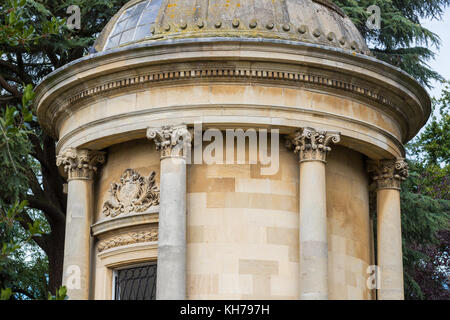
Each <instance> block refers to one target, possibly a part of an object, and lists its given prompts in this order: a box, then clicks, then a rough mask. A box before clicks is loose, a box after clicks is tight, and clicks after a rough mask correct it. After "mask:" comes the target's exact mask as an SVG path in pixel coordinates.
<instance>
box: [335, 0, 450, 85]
mask: <svg viewBox="0 0 450 320" xmlns="http://www.w3.org/2000/svg"><path fill="white" fill-rule="evenodd" d="M333 2H334V3H335V4H337V5H338V6H339V7H341V8H342V10H343V11H344V12H345V13H346V14H347V15H348V16H349V17H350V18H351V19H352V21H353V22H354V23H355V25H356V27H357V28H358V29H359V31H360V32H361V34H362V35H363V37H364V38H365V39H366V42H367V43H368V44H369V47H370V48H371V51H372V52H373V54H374V55H375V57H377V58H378V59H380V60H383V61H386V62H388V63H390V64H392V65H394V66H396V67H399V68H401V69H403V70H405V71H406V72H408V73H409V74H410V75H412V76H413V77H414V78H416V79H417V80H418V81H419V82H420V83H422V84H423V85H425V86H428V87H430V84H431V81H430V80H439V81H442V80H443V79H442V77H441V76H440V75H439V73H438V72H436V71H435V70H432V69H431V68H430V67H429V66H428V65H427V62H428V61H430V59H433V58H434V56H435V54H434V52H433V51H432V50H431V49H430V47H432V46H435V47H436V48H439V45H440V39H439V37H438V36H437V35H436V34H434V33H433V32H431V31H430V30H428V29H426V28H425V27H424V26H422V25H421V23H420V20H421V19H430V18H431V19H440V18H441V17H442V13H443V10H444V8H445V7H446V6H448V5H450V0H412V1H411V0H389V1H387V0H333ZM371 5H377V6H378V7H380V9H381V28H380V30H374V29H369V28H368V27H367V26H366V21H367V19H368V18H369V16H370V15H371V13H368V12H367V8H368V7H369V6H371Z"/></svg>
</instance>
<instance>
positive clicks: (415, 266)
mask: <svg viewBox="0 0 450 320" xmlns="http://www.w3.org/2000/svg"><path fill="white" fill-rule="evenodd" d="M433 107H434V109H435V110H436V111H439V114H438V115H435V116H433V117H432V119H431V121H430V122H429V123H428V125H427V126H426V127H425V128H424V130H423V131H422V133H421V134H419V135H418V136H417V137H416V138H415V139H414V140H413V141H412V142H411V143H410V144H409V145H408V146H407V150H408V156H409V158H410V160H409V163H410V171H411V174H410V177H409V178H408V180H407V181H406V183H405V184H404V185H403V187H402V212H403V216H402V228H403V251H404V268H405V293H406V297H407V298H410V299H447V300H448V299H450V290H449V289H448V288H449V287H450V283H449V277H450V256H449V255H450V223H449V220H450V193H449V178H450V161H449V160H450V139H449V138H450V137H449V132H450V131H449V128H450V115H449V108H450V91H449V85H448V83H447V85H446V87H445V89H444V90H443V92H442V96H441V97H440V98H439V99H434V100H433Z"/></svg>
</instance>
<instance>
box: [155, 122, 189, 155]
mask: <svg viewBox="0 0 450 320" xmlns="http://www.w3.org/2000/svg"><path fill="white" fill-rule="evenodd" d="M147 138H148V139H149V140H154V141H155V144H156V149H157V150H159V151H161V158H168V157H186V156H187V147H188V146H189V145H190V144H191V134H190V133H189V130H188V129H187V127H186V126H184V125H183V126H177V127H172V126H164V127H162V128H149V129H148V130H147Z"/></svg>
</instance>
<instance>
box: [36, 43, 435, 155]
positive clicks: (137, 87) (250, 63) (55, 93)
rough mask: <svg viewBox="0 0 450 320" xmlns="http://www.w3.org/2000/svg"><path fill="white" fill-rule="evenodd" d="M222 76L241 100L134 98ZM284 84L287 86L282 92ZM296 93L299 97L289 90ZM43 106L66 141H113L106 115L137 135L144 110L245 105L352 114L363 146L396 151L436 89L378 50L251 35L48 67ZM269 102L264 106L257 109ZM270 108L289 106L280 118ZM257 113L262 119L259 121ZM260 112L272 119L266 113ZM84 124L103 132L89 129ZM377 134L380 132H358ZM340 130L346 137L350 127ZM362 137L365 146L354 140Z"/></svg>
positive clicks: (344, 118)
mask: <svg viewBox="0 0 450 320" xmlns="http://www.w3.org/2000/svg"><path fill="white" fill-rule="evenodd" d="M221 85H226V86H227V87H229V88H234V89H233V90H235V92H241V91H240V90H242V88H248V89H246V90H247V91H245V92H241V94H242V96H241V100H240V101H239V99H238V98H235V99H234V100H233V99H231V98H230V97H231V96H233V95H232V94H230V97H228V98H224V99H217V96H216V97H213V96H207V95H206V94H205V95H204V96H205V100H204V101H201V100H198V101H194V100H190V99H179V100H177V101H170V102H168V101H159V102H157V103H156V102H155V103H149V104H148V105H146V104H145V103H144V102H142V101H141V100H139V101H137V100H136V97H138V96H139V97H141V96H142V95H143V94H144V93H145V92H147V94H148V95H150V96H151V97H153V96H154V95H156V92H157V91H158V90H160V91H158V92H159V93H158V94H159V95H167V94H168V93H167V92H169V91H171V90H172V91H176V90H177V89H176V88H184V90H186V91H185V92H186V94H187V95H192V94H195V91H196V90H197V91H198V90H202V89H201V88H205V87H208V88H210V89H209V91H214V88H220V86H221ZM187 88H191V89H187ZM196 88H197V89H196ZM199 88H200V89H199ZM258 88H259V89H258ZM271 88H272V89H271ZM277 88H278V89H280V88H281V91H278V92H276V90H277ZM161 90H162V91H161ZM164 90H165V91H164ZM189 90H191V91H189ZM230 90H231V89H230ZM255 90H260V91H261V92H268V91H270V90H272V91H273V94H275V95H279V97H280V98H277V99H278V100H273V99H272V100H271V99H270V95H269V96H267V97H266V98H264V99H262V98H261V99H260V100H258V99H256V98H255V99H253V100H252V99H250V98H248V99H247V100H246V99H245V98H246V97H250V96H251V95H253V96H255V97H258V96H259V97H264V95H263V94H262V93H257V92H256V91H255ZM163 91H164V92H163ZM209 91H207V92H209ZM273 94H272V95H273ZM289 95H293V97H294V96H295V98H292V99H291V100H289V99H288V98H289ZM120 96H122V97H123V98H122V99H131V100H130V102H129V103H128V106H126V107H124V108H123V109H120V107H119V104H120V103H119V104H117V105H115V102H114V101H116V98H117V99H119V98H118V97H120ZM126 97H128V98H126ZM302 97H303V98H302ZM208 99H209V100H208ZM214 99H215V100H214ZM169 100H170V99H169ZM268 101H269V102H268ZM327 105H329V106H327ZM37 108H38V109H37V113H38V117H39V119H40V122H41V123H42V125H43V127H44V128H45V129H46V130H47V131H48V132H49V133H51V134H52V135H53V136H54V137H55V138H56V139H58V140H60V142H59V147H61V146H64V147H68V146H72V145H74V146H80V145H85V144H87V145H89V144H91V143H92V144H95V145H96V146H97V147H99V148H104V147H107V146H108V143H103V142H99V141H101V140H102V139H105V141H113V140H114V139H112V140H111V139H108V138H107V135H108V134H114V133H112V132H109V133H106V132H108V130H107V128H105V127H104V126H103V125H104V124H105V123H107V122H108V121H111V123H114V126H116V129H115V130H116V132H117V130H119V129H117V121H118V120H117V119H119V118H121V119H122V120H121V121H122V122H121V123H122V124H121V129H120V130H122V129H123V130H124V131H121V132H122V135H124V136H127V137H134V138H139V132H141V131H142V130H143V129H144V127H145V126H144V127H142V128H139V127H136V125H135V124H136V123H139V121H140V120H141V119H144V118H145V117H150V118H148V119H152V117H153V119H156V118H155V115H156V114H158V115H159V116H160V118H159V119H164V115H165V116H167V117H171V118H172V119H175V118H176V119H177V121H178V122H186V119H191V120H192V122H194V121H196V120H195V117H199V116H200V117H202V116H203V115H204V110H212V109H215V110H217V114H216V115H220V114H222V115H223V116H224V117H225V118H226V116H227V112H228V113H229V115H232V114H235V113H236V112H237V111H236V110H237V109H239V108H240V109H241V111H239V112H240V113H239V114H240V120H242V119H244V118H245V117H246V118H247V120H248V121H250V122H249V123H248V125H255V126H257V125H263V126H266V125H269V126H270V125H271V123H273V124H276V123H280V124H281V123H282V122H284V123H285V124H284V125H280V127H283V126H287V127H289V123H290V122H289V121H290V120H291V119H296V118H297V119H298V121H300V122H302V120H301V119H304V118H309V119H311V121H316V120H317V119H327V118H329V119H336V121H340V124H335V126H334V127H333V128H331V129H333V130H338V129H339V128H340V127H343V128H344V129H345V126H346V125H345V123H346V122H352V123H357V126H356V127H354V128H353V131H352V132H350V131H349V132H348V135H347V138H351V139H350V140H351V141H350V142H349V146H352V148H353V149H361V150H363V149H365V148H366V147H365V146H366V145H367V143H368V144H372V145H373V146H374V148H375V149H376V148H378V147H379V148H380V150H384V151H386V150H389V151H386V152H388V153H391V154H394V155H396V156H401V155H402V154H403V153H404V150H403V146H402V143H405V142H407V141H408V140H410V139H411V138H412V137H414V136H415V135H416V134H417V132H418V131H419V130H420V128H421V127H422V126H423V125H424V124H425V123H426V121H427V119H428V117H429V115H430V112H431V108H430V99H429V97H428V95H427V93H426V91H425V90H424V89H423V88H422V87H421V86H420V85H419V84H418V83H417V82H416V81H415V80H413V79H412V78H411V77H410V76H408V75H406V74H405V73H404V72H402V71H400V70H398V69H396V68H393V67H391V66H389V65H387V64H386V63H382V62H380V61H378V60H376V59H374V58H370V57H366V56H363V55H353V54H348V53H345V52H344V51H340V50H329V49H327V48H325V47H320V46H317V45H308V44H298V43H291V42H286V41H272V40H265V41H255V40H253V39H247V40H240V41H234V40H233V39H223V40H222V41H221V42H210V41H207V40H205V39H197V40H195V41H194V40H192V41H191V40H185V41H183V42H177V43H176V44H173V43H171V42H166V43H158V44H140V45H137V46H133V47H127V48H123V49H116V50H111V51H105V52H103V53H98V54H95V55H91V56H88V57H85V58H83V59H80V60H79V61H76V62H74V63H71V64H69V65H67V66H66V67H64V68H62V69H60V70H58V71H56V72H54V73H53V74H51V75H49V76H48V77H47V78H46V79H45V80H44V81H43V83H41V84H40V85H39V87H38V89H37ZM263 109H264V110H265V111H264V112H265V113H264V112H260V111H261V110H263ZM89 110H90V111H89ZM99 110H101V111H99ZM181 110H183V111H182V112H181ZM223 110H227V111H226V112H224V111H223ZM271 110H272V111H271ZM174 112H175V115H173V114H174ZM180 112H181V113H180ZM267 112H269V113H270V112H272V114H274V113H277V112H281V113H283V115H282V116H279V117H278V118H277V117H273V116H272V115H268V113H267ZM281 113H280V114H281ZM183 117H184V118H183ZM252 117H253V120H251V118H252ZM255 117H259V118H258V119H259V120H258V121H254V119H255ZM261 117H268V120H263V121H260V120H261ZM225 118H224V119H225ZM80 119H82V120H80ZM126 119H128V120H126ZM315 119H316V120H315ZM284 120H287V122H286V121H284ZM126 121H132V122H133V124H132V125H130V126H129V129H124V128H125V127H126V126H128V124H125V122H126ZM148 121H152V120H148ZM210 121H212V123H214V124H215V125H221V124H226V123H229V124H232V123H234V124H235V125H243V124H246V123H247V122H245V121H244V122H242V121H235V122H234V121H230V120H229V119H228V120H226V121H221V120H218V119H217V118H215V119H214V120H213V119H212V118H210ZM119 122H120V121H119ZM328 122H329V121H322V122H320V121H319V122H318V123H317V124H316V126H317V125H319V124H320V125H321V126H326V124H327V123H328ZM100 123H101V124H102V125H101V126H98V124H100ZM302 123H303V124H305V125H307V123H305V122H304V121H303V122H302ZM143 125H144V124H143ZM292 125H293V126H294V127H295V125H296V124H295V123H293V124H292ZM100 128H101V129H100ZM331 129H330V130H331ZM84 130H86V132H88V131H92V130H94V131H96V130H100V133H99V134H97V133H95V134H93V135H90V134H89V135H83V133H82V132H83V131H84ZM127 130H128V131H127ZM113 131H114V130H113ZM344 131H345V130H344ZM127 132H128V133H127ZM369 132H371V133H369ZM374 132H376V133H374ZM141 133H142V132H141ZM370 134H373V135H374V136H378V137H377V138H376V139H375V140H374V139H373V137H372V138H367V139H366V138H364V139H362V138H361V137H362V136H367V137H368V136H370ZM81 137H83V138H81ZM343 138H344V139H343V140H344V144H345V141H346V134H345V133H344V134H343ZM359 138H361V139H362V141H361V143H362V146H364V147H356V144H357V143H355V141H357V140H358V139H359ZM353 140H354V141H353ZM364 140H365V142H363V141H364ZM94 141H95V142H94ZM368 141H371V142H368ZM366 149H367V148H366ZM366 151H367V150H366ZM366 153H368V154H376V152H374V151H369V152H366ZM374 157H376V156H374Z"/></svg>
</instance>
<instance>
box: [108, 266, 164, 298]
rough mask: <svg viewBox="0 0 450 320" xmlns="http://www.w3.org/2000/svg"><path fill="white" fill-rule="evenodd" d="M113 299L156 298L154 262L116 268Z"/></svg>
mask: <svg viewBox="0 0 450 320" xmlns="http://www.w3.org/2000/svg"><path fill="white" fill-rule="evenodd" d="M114 293H115V294H114V299H115V300H156V263H155V264H150V265H145V266H140V267H133V268H128V269H121V270H117V271H116V272H115V275H114Z"/></svg>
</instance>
